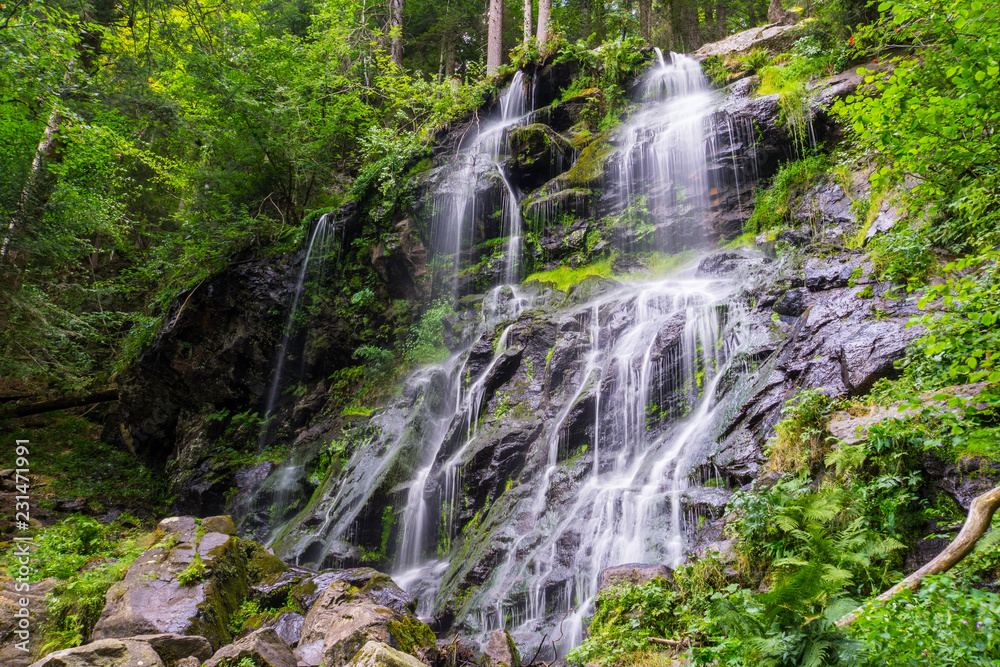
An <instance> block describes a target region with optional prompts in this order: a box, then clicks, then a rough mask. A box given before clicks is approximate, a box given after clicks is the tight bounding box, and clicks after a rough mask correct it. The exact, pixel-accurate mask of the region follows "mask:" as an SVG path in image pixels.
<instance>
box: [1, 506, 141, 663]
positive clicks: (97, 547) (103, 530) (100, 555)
mask: <svg viewBox="0 0 1000 667" xmlns="http://www.w3.org/2000/svg"><path fill="white" fill-rule="evenodd" d="M138 523H139V522H138V521H137V520H136V519H134V518H133V517H130V516H129V515H127V514H123V515H121V516H119V517H118V519H117V520H115V521H114V522H112V523H109V524H101V523H98V522H97V521H96V520H95V519H93V518H92V517H88V516H84V515H82V514H75V515H73V516H71V517H68V518H66V519H64V520H63V521H61V522H59V523H57V524H55V525H53V526H50V527H48V528H44V529H40V531H39V532H38V533H37V534H36V535H35V545H36V549H35V550H34V552H33V554H32V564H33V565H35V566H36V568H35V569H33V570H32V572H31V574H30V576H29V578H30V580H31V581H39V580H41V579H44V578H46V577H56V578H57V579H58V580H59V582H58V583H57V584H56V586H55V587H54V588H53V589H52V592H51V594H50V595H49V596H48V597H47V598H46V601H45V604H46V608H47V612H48V615H49V618H48V620H47V622H46V624H45V627H44V635H45V638H44V644H45V647H46V650H53V651H54V650H58V649H61V648H67V647H71V646H79V645H80V644H83V643H86V642H87V641H88V640H89V639H90V633H91V631H92V630H93V628H94V625H95V624H96V623H97V620H98V619H99V618H100V616H101V612H102V611H103V610H104V603H105V593H106V592H107V590H108V588H110V587H111V585H112V584H113V583H115V582H116V581H120V580H121V578H122V577H123V576H124V575H125V571H126V570H127V569H128V566H129V565H131V564H132V561H133V560H135V558H136V557H137V556H138V555H139V554H140V553H142V551H143V550H144V548H145V547H146V546H147V545H148V544H149V534H148V533H145V532H143V531H141V530H139V529H137V528H126V527H125V524H131V525H138ZM4 552H5V553H4V559H3V560H4V564H5V567H6V569H7V572H14V571H15V569H14V568H16V567H17V565H18V563H17V562H16V557H15V555H14V549H13V547H12V546H10V547H8V548H6V549H5V550H4Z"/></svg>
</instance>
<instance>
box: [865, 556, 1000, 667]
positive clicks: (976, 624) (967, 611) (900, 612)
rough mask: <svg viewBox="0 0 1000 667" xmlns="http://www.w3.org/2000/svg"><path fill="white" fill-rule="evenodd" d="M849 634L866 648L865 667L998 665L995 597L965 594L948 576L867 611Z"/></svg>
mask: <svg viewBox="0 0 1000 667" xmlns="http://www.w3.org/2000/svg"><path fill="white" fill-rule="evenodd" d="M850 634H851V635H852V636H853V637H855V638H857V639H860V640H862V641H864V642H865V643H866V644H867V645H868V647H869V653H868V654H867V656H865V658H864V659H863V660H862V661H861V662H860V663H859V664H860V665H863V666H864V667H876V666H881V665H912V666H913V667H918V666H922V665H926V666H927V667H943V666H949V665H955V666H958V665H962V666H969V667H973V666H980V665H981V666H983V667H985V666H986V665H996V664H998V662H1000V596H997V594H996V593H992V592H987V591H982V590H978V589H975V588H972V589H966V588H964V587H961V586H959V584H958V581H957V580H956V579H955V578H954V577H951V576H949V575H942V576H931V577H927V578H926V579H925V580H924V583H923V585H922V586H921V587H920V589H919V590H917V592H916V593H913V592H910V591H904V592H902V593H900V594H898V595H896V596H895V597H894V598H893V599H892V600H890V601H889V602H887V603H885V604H883V605H875V606H872V607H870V608H867V609H866V610H865V611H864V612H863V613H862V614H861V615H860V616H859V617H858V619H857V620H855V621H854V623H852V624H851V626H850Z"/></svg>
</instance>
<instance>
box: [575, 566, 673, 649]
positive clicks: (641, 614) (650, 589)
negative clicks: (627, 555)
mask: <svg viewBox="0 0 1000 667" xmlns="http://www.w3.org/2000/svg"><path fill="white" fill-rule="evenodd" d="M677 598H678V594H677V593H676V591H674V590H672V589H671V587H670V585H669V584H668V582H666V581H665V580H663V579H659V578H657V579H654V580H653V581H651V582H648V583H645V584H641V585H638V586H634V585H630V584H622V585H618V586H612V587H611V588H607V589H605V590H604V591H602V592H601V594H600V595H599V596H598V598H597V603H596V604H597V611H596V612H595V613H594V617H593V619H592V620H591V622H590V627H589V628H588V631H587V633H588V634H587V639H586V640H585V641H584V642H583V643H582V644H581V645H580V646H578V647H576V648H575V649H573V650H572V651H570V653H569V654H568V655H567V656H566V659H567V660H569V661H570V662H572V663H574V664H580V665H582V664H585V663H590V662H596V663H597V664H601V665H622V664H627V663H628V662H629V660H628V659H629V658H630V657H631V656H632V655H634V654H635V653H642V652H645V651H647V650H649V642H648V640H647V638H648V637H668V636H670V635H671V634H673V632H674V631H675V630H676V629H677V615H676V614H675V611H674V607H675V604H676V601H677Z"/></svg>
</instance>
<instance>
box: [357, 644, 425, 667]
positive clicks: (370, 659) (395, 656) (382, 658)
mask: <svg viewBox="0 0 1000 667" xmlns="http://www.w3.org/2000/svg"><path fill="white" fill-rule="evenodd" d="M347 664H348V665H349V667H426V666H425V665H424V663H422V662H420V661H419V660H417V659H416V658H414V657H413V656H412V655H409V654H407V653H403V652H402V651H397V650H396V649H394V648H393V647H391V646H389V645H387V644H384V643H383V642H377V641H370V642H367V643H366V644H365V645H364V646H363V647H361V650H360V651H358V653H357V655H355V656H354V658H353V659H352V660H351V661H350V662H349V663H347Z"/></svg>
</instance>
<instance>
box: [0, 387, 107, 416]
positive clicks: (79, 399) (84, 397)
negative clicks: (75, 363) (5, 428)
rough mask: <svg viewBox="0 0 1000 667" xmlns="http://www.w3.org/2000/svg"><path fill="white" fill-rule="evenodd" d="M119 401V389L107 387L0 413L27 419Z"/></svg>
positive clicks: (0, 414) (20, 406) (29, 404)
mask: <svg viewBox="0 0 1000 667" xmlns="http://www.w3.org/2000/svg"><path fill="white" fill-rule="evenodd" d="M117 400H118V387H106V388H104V389H99V390H98V391H94V392H91V393H89V394H73V395H72V396H63V397H62V398H55V399H53V400H51V401H41V402H39V403H28V404H27V405H19V406H17V407H14V408H11V409H9V410H4V411H3V412H2V413H0V417H27V416H29V415H38V414H41V413H43V412H52V411H53V410H65V409H66V408H78V407H80V406H81V405H90V404H91V403H103V402H105V401H117Z"/></svg>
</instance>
